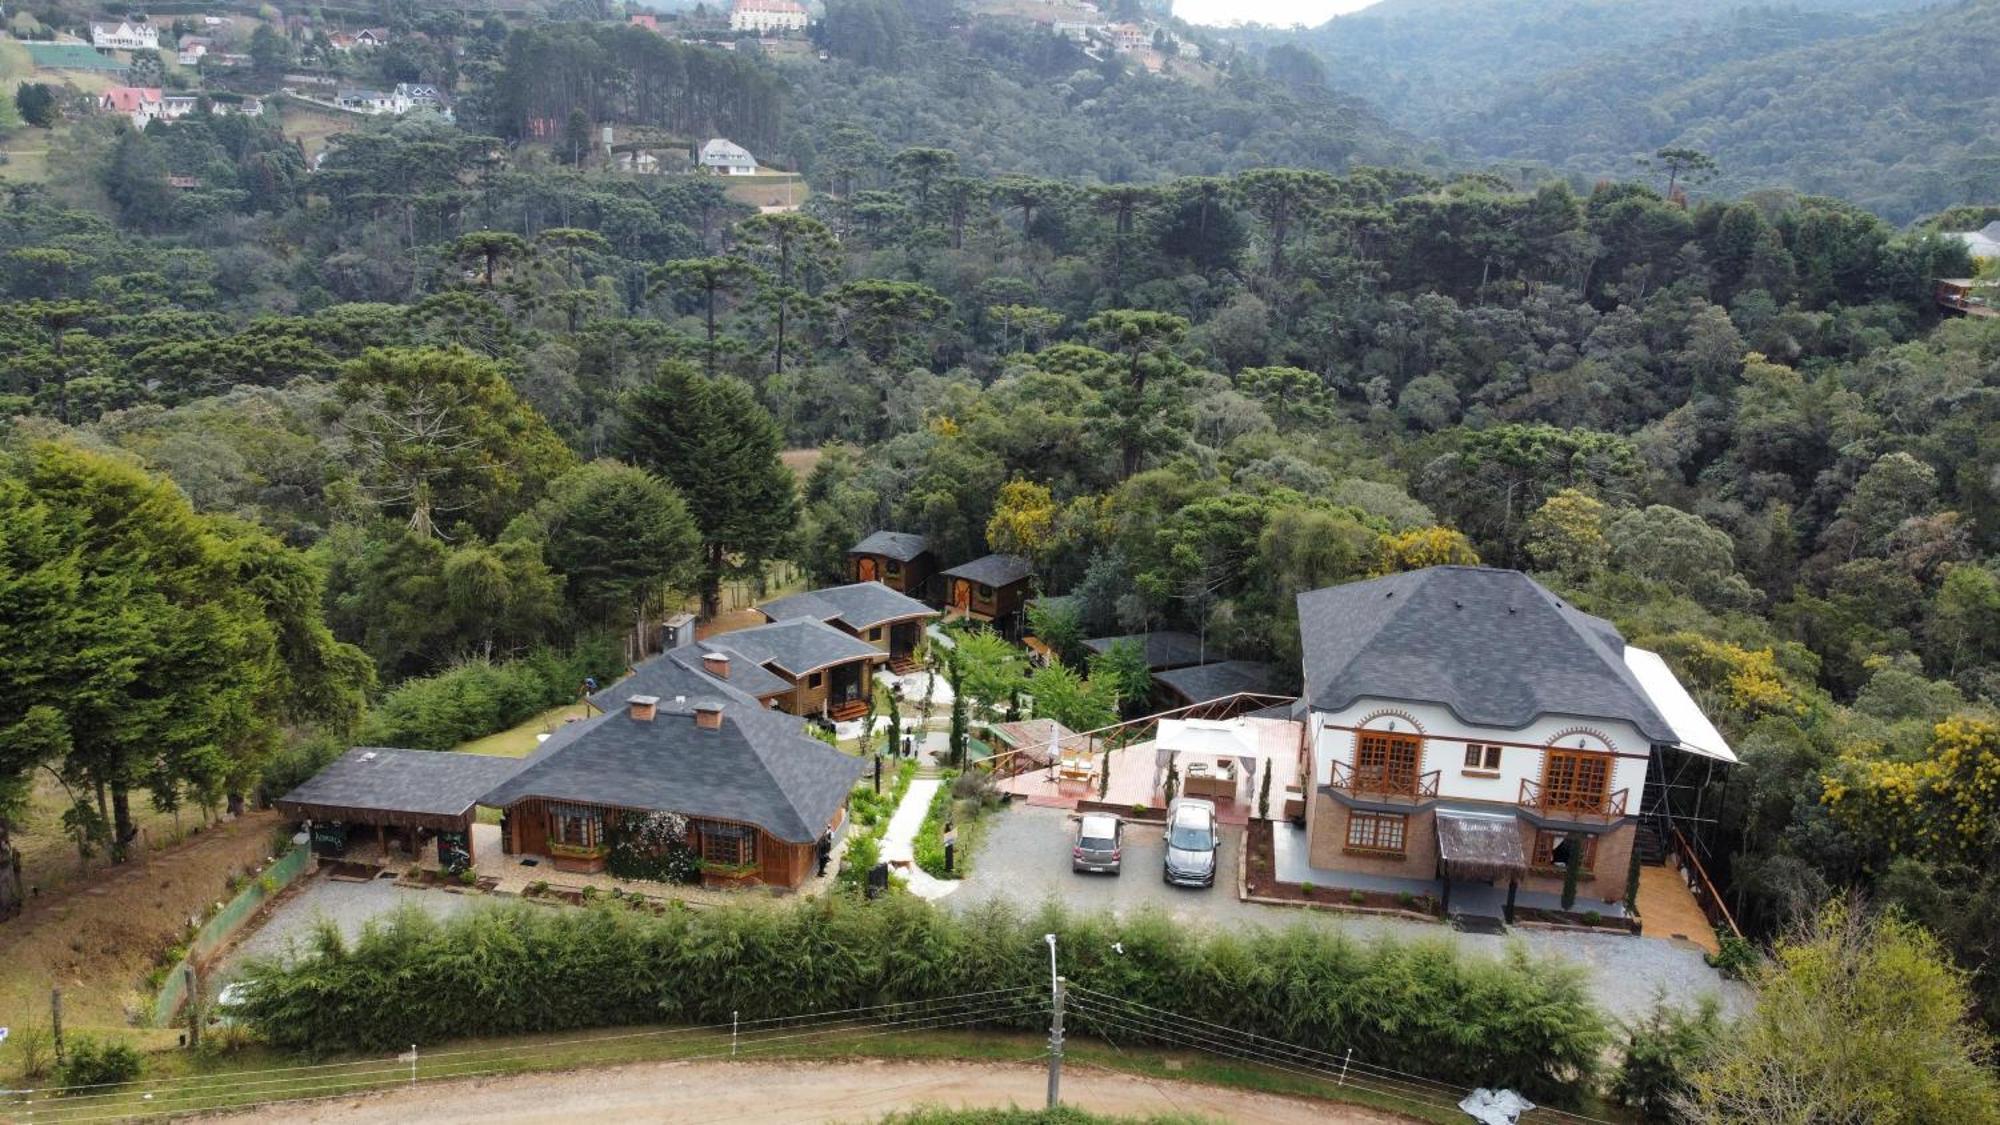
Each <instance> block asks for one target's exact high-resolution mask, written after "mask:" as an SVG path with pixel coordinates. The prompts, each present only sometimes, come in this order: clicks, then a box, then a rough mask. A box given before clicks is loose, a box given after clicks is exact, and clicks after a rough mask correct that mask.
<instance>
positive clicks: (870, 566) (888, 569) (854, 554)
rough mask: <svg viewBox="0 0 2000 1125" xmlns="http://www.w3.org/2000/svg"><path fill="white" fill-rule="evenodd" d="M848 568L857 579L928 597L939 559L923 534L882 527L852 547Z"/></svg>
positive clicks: (916, 596) (849, 573)
mask: <svg viewBox="0 0 2000 1125" xmlns="http://www.w3.org/2000/svg"><path fill="white" fill-rule="evenodd" d="M847 572H848V576H849V577H851V578H853V579H854V580H855V581H856V582H880V583H881V584H882V585H884V586H887V587H889V588H890V589H891V590H895V591H897V592H898V593H903V594H908V595H910V596H911V597H913V598H925V599H926V600H928V597H927V595H928V594H929V592H930V591H929V586H930V581H931V576H932V575H934V574H936V573H937V560H936V559H935V558H933V557H931V552H930V547H929V546H928V545H927V544H926V543H925V541H924V537H923V536H921V535H911V534H910V533H908V532H905V531H878V532H875V533H874V534H872V535H870V536H869V537H868V538H866V539H863V540H862V541H861V542H859V543H856V544H855V545H854V546H853V547H850V548H849V549H848V551H847Z"/></svg>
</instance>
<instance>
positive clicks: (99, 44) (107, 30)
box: [90, 20, 160, 51]
mask: <svg viewBox="0 0 2000 1125" xmlns="http://www.w3.org/2000/svg"><path fill="white" fill-rule="evenodd" d="M90 45H91V46H93V47H95V48H97V49H98V50H100V51H157V50H159V49H160V29H159V28H156V27H153V26H152V25H150V24H147V23H145V22H143V21H141V22H139V23H133V22H132V21H130V20H120V21H119V22H117V23H115V24H111V23H94V24H91V25H90Z"/></svg>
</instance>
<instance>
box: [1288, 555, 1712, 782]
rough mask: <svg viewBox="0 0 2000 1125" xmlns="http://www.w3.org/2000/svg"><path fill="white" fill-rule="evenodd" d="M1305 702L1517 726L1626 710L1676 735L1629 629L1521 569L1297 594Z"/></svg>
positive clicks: (1400, 578)
mask: <svg viewBox="0 0 2000 1125" xmlns="http://www.w3.org/2000/svg"><path fill="white" fill-rule="evenodd" d="M1298 605H1299V636H1300V640H1301V642H1302V644H1303V648H1304V650H1305V685H1306V694H1305V698H1306V700H1307V701H1308V702H1309V703H1310V704H1311V705H1312V706H1313V707H1315V708H1318V709H1320V710H1324V711H1338V710H1341V709H1342V708H1345V707H1347V706H1348V705H1349V704H1351V703H1353V702H1354V701H1355V700H1356V699H1359V698H1361V697H1363V696H1369V697H1373V698H1378V699H1401V700H1410V701H1415V702H1424V703H1437V704H1442V705H1443V706H1445V707H1447V708H1449V709H1450V710H1451V712H1452V713H1453V714H1454V715H1456V716H1458V718H1460V719H1461V720H1463V721H1465V722H1467V723H1473V724H1477V725H1480V726H1490V727H1499V728H1502V729H1506V730H1518V729H1520V728H1521V727H1524V726H1527V725H1528V724H1529V723H1531V722H1533V721H1534V720H1535V719H1536V718H1538V717H1540V716H1542V715H1575V716H1578V717H1583V718H1604V719H1623V720H1625V721H1626V722H1629V723H1631V724H1632V725H1634V726H1636V727H1638V728H1639V730H1640V732H1641V733H1643V734H1644V735H1645V736H1646V737H1647V738H1649V739H1652V740H1653V741H1655V742H1665V743H1672V742H1676V741H1678V737H1677V736H1676V735H1675V734H1674V731H1673V728H1672V727H1671V726H1669V725H1668V724H1667V721H1666V720H1665V719H1664V718H1662V717H1661V716H1660V714H1659V712H1657V711H1656V710H1654V708H1653V705H1652V703H1651V702H1650V701H1649V700H1648V699H1647V696H1646V693H1645V690H1644V689H1643V688H1641V687H1640V686H1639V683H1638V681H1637V680H1636V679H1635V678H1634V677H1633V675H1632V672H1631V670H1630V669H1628V668H1627V667H1626V666H1625V660H1624V652H1625V638H1623V637H1621V636H1619V634H1618V630H1617V629H1616V628H1614V627H1613V626H1612V625H1611V623H1610V622H1608V621H1606V620H1604V619H1603V618H1601V617H1593V616H1591V615H1590V614H1587V613H1584V612H1583V611H1582V610H1579V609H1577V608H1576V607H1574V606H1572V605H1570V604H1568V603H1567V602H1564V601H1563V600H1562V599H1561V598H1558V597H1556V596H1555V595H1554V594H1553V593H1550V592H1549V591H1548V590H1547V589H1545V588H1544V587H1543V586H1542V585H1541V584H1540V583H1538V582H1536V581H1535V580H1534V579H1532V578H1529V577H1528V576H1527V575H1525V574H1522V573H1521V572H1519V571H1514V570H1489V569H1486V568H1483V567H1467V566H1434V567H1429V568H1426V569H1424V570H1417V571H1411V572H1409V573H1407V574H1392V575H1389V576H1388V577H1386V578H1376V579H1372V580H1370V581H1367V582H1353V583H1349V584H1347V585H1345V586H1333V587H1329V588H1327V589H1324V590H1313V591H1310V592H1308V593H1304V594H1300V595H1299V600H1298Z"/></svg>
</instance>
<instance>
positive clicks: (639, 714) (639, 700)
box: [625, 695, 660, 723]
mask: <svg viewBox="0 0 2000 1125" xmlns="http://www.w3.org/2000/svg"><path fill="white" fill-rule="evenodd" d="M625 703H626V706H627V709H628V710H630V712H631V714H632V718H633V719H634V720H636V721H638V722H641V723H650V722H652V721H653V717H654V716H655V715H657V714H659V712H660V697H659V696H657V695H635V696H633V697H632V698H630V699H628V700H626V701H625Z"/></svg>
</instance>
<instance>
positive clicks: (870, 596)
mask: <svg viewBox="0 0 2000 1125" xmlns="http://www.w3.org/2000/svg"><path fill="white" fill-rule="evenodd" d="M758 611H759V612H761V613H762V614H763V615H764V616H766V617H768V618H770V619H771V620H773V621H790V620H793V619H796V618H802V617H804V618H812V619H813V620H816V621H838V622H840V623H841V624H843V625H845V626H847V627H848V628H850V629H855V630H860V629H867V628H871V627H873V626H876V625H880V624H882V623H883V622H885V621H896V620H899V619H901V618H906V617H921V616H930V615H934V614H935V613H936V612H937V611H936V610H934V609H932V608H931V607H929V606H927V605H925V604H924V603H922V602H920V601H918V600H917V599H915V598H912V597H908V596H906V595H904V594H899V593H897V592H896V591H894V590H891V589H890V588H889V587H887V586H884V585H883V584H881V583H880V582H855V583H852V584H850V585H846V586H830V587H828V588H826V589H824V590H812V591H809V592H807V593H803V594H793V595H791V596H790V597H784V598H779V599H777V600H776V601H771V602H766V603H764V604H763V605H762V606H759V607H758Z"/></svg>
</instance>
